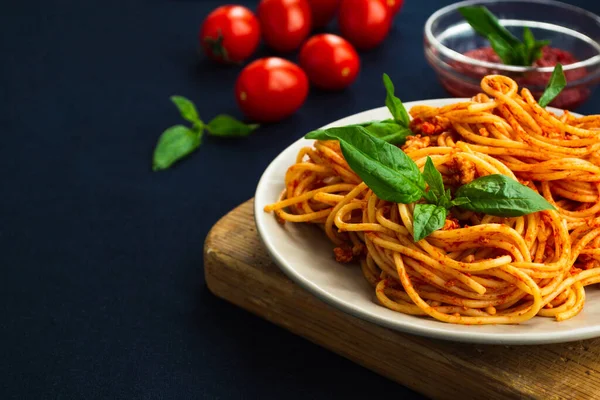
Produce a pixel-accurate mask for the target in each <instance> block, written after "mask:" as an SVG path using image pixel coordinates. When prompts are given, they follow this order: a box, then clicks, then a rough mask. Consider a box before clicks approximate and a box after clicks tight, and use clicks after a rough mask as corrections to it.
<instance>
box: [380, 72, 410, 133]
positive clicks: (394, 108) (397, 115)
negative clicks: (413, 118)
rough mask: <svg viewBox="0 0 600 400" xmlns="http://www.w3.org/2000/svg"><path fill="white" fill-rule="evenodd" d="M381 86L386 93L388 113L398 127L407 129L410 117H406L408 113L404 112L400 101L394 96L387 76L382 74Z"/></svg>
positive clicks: (404, 109) (392, 86) (392, 85)
mask: <svg viewBox="0 0 600 400" xmlns="http://www.w3.org/2000/svg"><path fill="white" fill-rule="evenodd" d="M383 85H384V86H385V91H386V96H385V105H386V106H387V108H388V109H389V110H390V113H392V116H393V117H394V119H395V120H396V121H397V122H398V123H399V124H400V125H402V126H404V127H406V128H408V124H409V123H410V117H409V116H408V112H406V108H404V105H403V104H402V101H400V99H399V98H397V97H396V96H395V95H394V90H395V89H394V84H393V83H392V80H391V79H390V77H389V76H388V74H383Z"/></svg>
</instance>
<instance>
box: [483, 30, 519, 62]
mask: <svg viewBox="0 0 600 400" xmlns="http://www.w3.org/2000/svg"><path fill="white" fill-rule="evenodd" d="M487 39H488V40H489V42H490V45H491V46H492V49H494V52H495V53H496V54H498V57H500V59H501V60H502V62H503V63H504V64H506V65H520V64H522V62H520V59H521V58H522V56H523V51H522V49H519V48H518V46H519V45H516V46H514V47H513V46H511V45H510V44H509V43H508V42H507V41H505V40H504V39H502V37H500V36H498V35H495V34H491V35H489V36H488V37H487Z"/></svg>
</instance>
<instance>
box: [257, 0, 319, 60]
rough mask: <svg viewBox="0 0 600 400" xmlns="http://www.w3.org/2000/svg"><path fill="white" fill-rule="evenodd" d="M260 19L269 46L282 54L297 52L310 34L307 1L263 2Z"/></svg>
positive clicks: (278, 0)
mask: <svg viewBox="0 0 600 400" xmlns="http://www.w3.org/2000/svg"><path fill="white" fill-rule="evenodd" d="M258 19H259V21H260V27H261V29H262V33H263V39H265V42H267V45H269V47H271V48H273V49H275V50H277V51H279V52H282V53H287V52H290V51H294V50H296V49H297V48H298V47H300V45H301V44H302V42H304V40H305V39H306V38H307V37H308V34H309V33H310V28H311V15H310V6H309V5H308V1H307V0H262V1H261V2H260V4H259V5H258Z"/></svg>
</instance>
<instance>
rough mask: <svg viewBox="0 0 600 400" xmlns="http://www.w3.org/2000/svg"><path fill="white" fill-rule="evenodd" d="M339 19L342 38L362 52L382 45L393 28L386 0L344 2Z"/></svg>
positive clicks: (343, 0) (349, 0)
mask: <svg viewBox="0 0 600 400" xmlns="http://www.w3.org/2000/svg"><path fill="white" fill-rule="evenodd" d="M338 18H339V25H340V31H341V32H342V36H343V37H345V38H346V39H348V40H349V41H350V43H352V44H354V45H355V46H356V47H357V48H359V49H361V50H368V49H372V48H373V47H375V46H377V45H378V44H380V43H381V42H382V41H383V39H385V37H386V36H387V34H388V32H389V31H390V28H391V26H392V15H391V13H390V10H389V9H388V7H387V5H386V3H385V2H384V0H342V3H341V4H340V13H339V17H338Z"/></svg>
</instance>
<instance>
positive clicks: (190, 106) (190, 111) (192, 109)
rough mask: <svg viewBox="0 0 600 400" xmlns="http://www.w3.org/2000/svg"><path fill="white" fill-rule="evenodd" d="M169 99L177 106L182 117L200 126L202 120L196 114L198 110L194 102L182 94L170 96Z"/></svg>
mask: <svg viewBox="0 0 600 400" xmlns="http://www.w3.org/2000/svg"><path fill="white" fill-rule="evenodd" d="M171 101H172V102H173V103H174V104H175V105H176V106H177V108H178V109H179V113H180V114H181V117H182V118H183V119H185V120H187V121H190V122H191V123H193V124H194V125H198V126H202V121H201V120H200V117H199V116H198V111H197V110H196V106H195V105H194V103H192V102H191V101H190V100H188V99H186V98H185V97H183V96H171Z"/></svg>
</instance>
